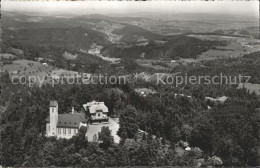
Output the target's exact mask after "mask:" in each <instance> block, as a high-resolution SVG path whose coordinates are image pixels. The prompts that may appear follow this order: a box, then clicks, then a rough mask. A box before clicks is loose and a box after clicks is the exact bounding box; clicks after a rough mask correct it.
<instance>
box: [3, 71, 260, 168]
mask: <svg viewBox="0 0 260 168" xmlns="http://www.w3.org/2000/svg"><path fill="white" fill-rule="evenodd" d="M1 81H3V83H4V84H3V85H2V90H3V91H2V95H1V105H2V106H3V107H6V108H7V109H6V110H5V112H4V113H1V123H0V124H1V144H2V146H1V148H2V150H1V160H0V161H1V163H2V165H3V166H26V167H39V166H73V167H75V166H80V167H105V166H196V165H197V164H198V162H200V163H201V164H202V166H203V165H204V166H207V165H208V166H209V165H211V166H217V165H220V164H219V162H218V161H216V160H214V159H212V157H213V156H217V157H219V158H221V160H222V161H221V162H223V164H222V165H224V166H246V165H247V166H257V165H259V164H260V160H259V157H258V156H259V147H260V145H259V134H260V132H259V127H260V124H259V123H260V120H259V107H260V103H259V97H257V96H256V95H255V94H249V93H248V92H247V91H246V90H245V89H240V90H237V89H236V88H235V87H233V89H232V88H229V89H225V87H228V86H222V92H223V94H224V95H228V96H229V99H228V100H227V101H226V102H224V103H214V102H211V101H206V100H205V94H207V92H210V87H209V88H208V90H204V89H201V88H197V86H194V87H193V88H191V94H192V97H191V98H189V97H185V96H184V97H183V96H177V97H176V96H175V95H174V94H175V93H178V92H180V91H181V90H179V89H178V88H175V89H170V88H169V87H168V86H157V88H156V89H157V90H158V93H157V94H154V95H149V96H148V97H142V96H140V95H139V94H137V93H135V92H134V89H133V84H131V83H128V84H125V85H119V84H115V85H56V86H55V87H52V86H49V85H45V86H43V87H41V88H38V87H32V88H29V87H27V86H25V85H14V84H12V83H11V82H10V80H9V76H8V73H7V72H6V73H5V74H3V75H2V76H1ZM139 85H141V84H139ZM145 85H146V86H147V87H148V85H150V84H147V83H146V84H145ZM152 85H153V84H151V85H150V86H152ZM214 90H215V88H214V87H212V90H211V91H214ZM54 99H55V100H57V101H58V102H59V112H60V113H67V112H69V111H70V109H71V107H72V106H74V107H75V110H77V111H80V110H81V107H82V104H83V103H86V102H89V101H92V100H94V99H95V100H99V101H105V104H106V105H107V106H108V108H109V113H110V114H109V115H110V116H118V117H119V125H120V128H119V131H118V135H119V136H120V137H121V141H120V143H119V144H115V143H114V142H113V138H111V134H110V131H109V130H108V129H109V128H107V127H103V128H102V131H101V132H100V134H99V136H98V138H99V140H102V143H94V142H88V140H87V139H86V138H85V136H84V134H82V133H79V134H78V135H77V136H75V137H74V138H72V139H70V140H65V139H59V140H56V139H54V138H47V137H45V136H44V135H45V118H46V117H47V116H48V114H49V110H48V105H49V101H50V100H54ZM208 106H211V107H212V108H211V109H208ZM138 129H139V130H143V131H145V132H147V134H146V133H145V132H144V133H140V132H139V131H138ZM185 143H188V144H189V146H190V147H191V150H189V151H187V150H184V149H185V145H184V144H185Z"/></svg>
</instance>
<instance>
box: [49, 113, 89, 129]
mask: <svg viewBox="0 0 260 168" xmlns="http://www.w3.org/2000/svg"><path fill="white" fill-rule="evenodd" d="M46 121H47V122H49V121H50V117H48V118H47V119H46ZM80 122H87V119H86V118H85V115H84V114H82V113H74V114H59V115H58V123H57V127H65V128H79V125H80Z"/></svg>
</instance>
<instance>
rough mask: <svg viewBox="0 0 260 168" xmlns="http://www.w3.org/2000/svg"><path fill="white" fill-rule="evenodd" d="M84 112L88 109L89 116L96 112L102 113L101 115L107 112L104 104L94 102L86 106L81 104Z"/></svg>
mask: <svg viewBox="0 0 260 168" xmlns="http://www.w3.org/2000/svg"><path fill="white" fill-rule="evenodd" d="M83 107H84V109H85V110H87V108H88V109H89V112H90V114H93V113H96V111H102V112H103V113H107V112H108V108H107V106H106V105H105V103H104V102H96V101H95V100H94V101H92V102H88V103H87V104H83Z"/></svg>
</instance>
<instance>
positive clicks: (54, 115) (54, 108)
mask: <svg viewBox="0 0 260 168" xmlns="http://www.w3.org/2000/svg"><path fill="white" fill-rule="evenodd" d="M57 123H58V103H57V101H51V102H50V135H51V136H56V135H57V131H56V130H57Z"/></svg>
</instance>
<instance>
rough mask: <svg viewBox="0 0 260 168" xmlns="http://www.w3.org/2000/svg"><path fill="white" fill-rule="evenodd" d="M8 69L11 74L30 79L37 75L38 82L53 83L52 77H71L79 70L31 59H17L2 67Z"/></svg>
mask: <svg viewBox="0 0 260 168" xmlns="http://www.w3.org/2000/svg"><path fill="white" fill-rule="evenodd" d="M5 70H7V71H8V72H9V74H10V76H11V78H12V77H13V76H17V77H18V78H20V77H25V78H26V79H28V77H29V76H34V77H36V83H37V84H41V83H40V82H41V81H42V82H43V83H51V80H52V78H54V79H57V78H59V77H61V76H63V77H70V76H76V75H78V72H75V71H69V70H64V69H58V68H54V67H52V66H49V65H43V64H42V63H40V62H36V61H30V60H15V61H13V63H12V64H5V65H3V67H1V71H5Z"/></svg>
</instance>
